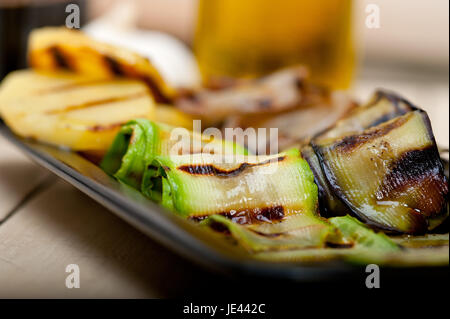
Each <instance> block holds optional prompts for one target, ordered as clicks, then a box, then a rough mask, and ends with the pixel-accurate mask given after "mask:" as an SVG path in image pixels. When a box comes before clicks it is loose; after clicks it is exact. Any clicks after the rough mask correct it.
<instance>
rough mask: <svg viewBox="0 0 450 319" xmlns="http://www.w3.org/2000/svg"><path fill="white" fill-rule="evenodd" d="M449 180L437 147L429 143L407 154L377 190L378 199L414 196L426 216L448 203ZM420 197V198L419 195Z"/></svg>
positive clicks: (435, 212) (398, 160)
mask: <svg viewBox="0 0 450 319" xmlns="http://www.w3.org/2000/svg"><path fill="white" fill-rule="evenodd" d="M447 194H448V181H447V179H446V177H445V175H444V172H443V167H442V164H441V162H440V159H439V156H438V151H437V149H436V147H434V146H429V147H425V148H423V149H419V150H411V151H407V152H405V153H403V154H402V155H401V156H400V157H399V158H398V159H397V160H396V161H395V163H393V164H391V169H390V172H389V173H388V174H387V175H386V176H385V177H384V179H383V182H382V184H381V186H380V188H379V189H378V191H377V192H376V197H377V199H378V200H393V199H395V198H397V197H398V196H405V195H406V196H411V200H412V201H414V199H415V203H414V204H415V206H416V207H415V208H416V209H418V210H419V211H420V212H421V213H423V214H425V215H426V216H430V215H434V214H438V213H439V212H440V211H441V210H442V207H443V206H444V205H445V198H446V196H447ZM417 196H419V197H420V198H417Z"/></svg>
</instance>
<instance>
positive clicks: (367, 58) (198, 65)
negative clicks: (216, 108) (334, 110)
mask: <svg viewBox="0 0 450 319" xmlns="http://www.w3.org/2000/svg"><path fill="white" fill-rule="evenodd" d="M69 3H75V4H77V5H79V7H80V22H81V25H82V27H83V28H84V29H85V31H86V32H88V33H89V34H91V35H92V36H94V37H96V38H98V39H100V40H103V41H106V42H111V43H114V44H118V45H123V46H127V47H129V48H131V49H133V50H135V51H137V52H139V53H141V54H144V55H146V56H148V57H149V58H150V59H151V60H152V61H153V62H154V63H155V64H156V66H157V67H158V68H159V69H160V71H161V72H162V74H163V76H164V78H165V79H166V80H167V81H168V82H170V83H172V84H174V85H176V86H198V85H200V83H201V82H208V81H211V80H213V79H214V78H215V77H253V76H259V75H262V74H266V73H268V72H271V71H273V70H275V69H278V68H280V67H284V66H288V65H292V64H298V63H302V64H306V65H308V66H309V68H310V70H311V76H312V79H313V81H314V82H317V83H320V84H323V85H327V86H330V87H332V88H335V89H345V90H349V91H350V92H351V93H352V94H354V95H355V96H356V97H357V98H358V99H359V100H361V101H364V100H366V99H367V98H368V97H369V96H370V94H371V92H373V91H374V90H375V89H376V88H378V87H383V88H387V89H390V90H394V91H397V92H398V93H400V94H402V95H404V96H406V97H407V98H408V99H410V100H411V101H412V102H413V103H415V104H417V105H419V106H420V107H423V108H424V109H426V110H427V111H428V112H429V114H430V117H431V119H432V122H433V126H434V130H435V134H436V137H437V140H438V143H439V144H441V145H443V146H447V147H448V144H449V136H448V131H449V128H448V126H449V125H448V116H449V114H448V113H449V94H448V79H449V78H448V75H449V51H448V50H449V1H447V0H429V1H423V0H397V1H389V0H371V1H368V0H367V1H366V0H323V1H311V0H278V1H271V0H246V1H240V0H129V1H123V0H122V1H121V0H89V1H86V0H77V1H74V0H72V1H64V0H0V78H2V77H3V76H5V75H6V74H7V73H8V72H10V71H11V70H14V69H17V68H23V67H25V66H26V58H25V52H26V39H27V36H28V33H29V31H30V30H31V29H33V28H35V27H39V26H44V25H63V24H65V20H66V17H67V15H68V14H69V13H66V12H65V7H66V5H67V4H69Z"/></svg>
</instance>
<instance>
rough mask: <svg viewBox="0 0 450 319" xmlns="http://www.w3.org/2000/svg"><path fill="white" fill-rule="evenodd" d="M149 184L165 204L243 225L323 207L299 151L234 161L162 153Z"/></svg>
mask: <svg viewBox="0 0 450 319" xmlns="http://www.w3.org/2000/svg"><path fill="white" fill-rule="evenodd" d="M158 179H159V180H160V182H159V181H157V180H158ZM143 185H146V186H145V187H146V188H147V189H146V190H145V192H159V193H160V194H161V196H162V199H161V200H162V204H163V205H164V206H166V207H169V208H170V207H173V210H174V211H175V212H176V213H178V214H180V215H182V216H184V217H188V218H191V219H195V220H202V219H204V218H206V217H208V216H210V215H214V214H219V215H224V216H227V217H229V218H230V219H231V220H233V221H234V222H236V223H239V224H254V223H260V222H268V223H276V222H278V221H281V220H283V219H285V218H286V217H289V216H295V215H298V214H305V215H308V216H312V214H315V212H316V210H317V186H316V185H315V184H314V177H313V175H312V173H311V170H310V169H309V166H308V163H307V162H306V161H305V160H304V159H303V158H302V157H301V156H300V152H299V151H298V150H296V149H291V150H289V151H286V152H283V153H280V154H276V155H270V156H252V155H249V156H243V157H242V158H240V159H238V158H235V159H233V161H230V162H227V161H224V160H223V157H222V156H221V155H217V154H205V153H197V154H185V155H178V156H170V155H169V156H167V155H166V156H164V155H161V156H156V157H155V159H154V161H153V163H152V165H150V166H149V167H148V170H147V171H146V173H145V174H144V181H143ZM159 186H161V188H160V189H158V187H159Z"/></svg>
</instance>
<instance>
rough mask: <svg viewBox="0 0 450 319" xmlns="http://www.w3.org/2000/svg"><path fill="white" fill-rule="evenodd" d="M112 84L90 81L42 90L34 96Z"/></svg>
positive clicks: (98, 80)
mask: <svg viewBox="0 0 450 319" xmlns="http://www.w3.org/2000/svg"><path fill="white" fill-rule="evenodd" d="M108 82H111V80H110V79H108V80H107V79H97V80H89V81H81V82H77V83H69V84H65V85H60V86H55V87H52V88H49V89H41V90H36V91H34V94H36V95H40V94H50V93H58V92H64V91H69V90H76V89H78V88H79V87H82V86H90V85H94V84H101V83H108Z"/></svg>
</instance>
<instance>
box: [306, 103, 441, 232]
mask: <svg viewBox="0 0 450 319" xmlns="http://www.w3.org/2000/svg"><path fill="white" fill-rule="evenodd" d="M405 125H409V126H405ZM402 126H403V129H404V130H405V129H406V130H407V131H404V132H403V131H402V132H400V133H402V134H401V135H399V134H398V133H396V132H398V131H399V129H401V128H402ZM416 126H417V127H416ZM415 142H417V143H419V142H420V143H419V144H421V145H415V144H414V143H415ZM408 143H409V144H408ZM311 145H312V147H313V149H314V152H315V153H316V155H317V156H318V159H319V162H320V164H321V167H322V170H323V173H324V175H325V177H326V180H327V182H328V184H329V186H330V187H331V189H332V191H333V192H334V194H336V196H337V197H338V198H339V199H340V200H342V202H343V203H345V204H346V205H347V207H348V208H349V209H350V210H351V211H352V213H353V214H354V215H356V216H357V217H358V218H359V219H361V220H363V221H364V222H366V223H367V224H369V225H371V226H374V227H376V228H379V229H383V230H387V231H392V232H399V233H411V234H418V233H424V232H426V231H427V230H428V229H430V228H431V226H430V221H431V220H433V219H436V218H437V217H439V216H441V214H442V212H443V211H444V210H445V207H446V201H447V196H448V180H447V178H446V177H445V175H444V169H443V166H442V163H441V161H440V158H439V152H438V149H437V147H436V142H435V139H434V136H433V133H432V130H431V124H430V121H429V118H428V116H427V114H426V112H424V111H422V110H419V109H417V108H415V110H414V111H412V112H408V113H406V114H405V115H402V116H399V117H397V118H394V119H392V120H390V121H388V122H386V123H383V124H380V125H378V126H376V127H372V128H370V129H368V130H365V131H363V132H360V133H357V134H354V135H347V136H344V137H339V138H335V139H332V138H327V139H313V140H312V141H311ZM395 148H397V149H395ZM371 150H373V151H372V155H368V154H369V153H370V152H371ZM364 153H365V154H364ZM389 154H390V155H389ZM364 156H365V158H366V159H368V161H367V163H366V164H367V168H366V167H364V165H362V164H364V163H361V162H360V163H358V161H359V159H358V158H359V157H360V158H364ZM349 158H350V160H349V161H348V162H345V161H347V160H348V159H349ZM337 162H339V163H337ZM336 163H337V164H336ZM342 163H345V164H342ZM349 163H350V164H349ZM341 164H342V165H341ZM354 164H358V165H356V166H355V165H354ZM352 165H354V166H355V167H358V168H355V167H354V166H352ZM379 167H382V170H380V171H378V172H376V173H373V174H372V173H371V172H369V173H367V172H363V171H364V170H366V169H367V170H374V171H375V170H378V169H379ZM352 169H353V170H355V169H356V170H358V169H359V170H360V171H351V170H352ZM347 170H349V171H347ZM367 176H372V181H370V180H369V179H368V178H367ZM375 179H376V180H377V181H374V180H375ZM344 181H345V182H344ZM346 183H354V185H346ZM377 183H378V184H377ZM367 184H371V186H370V187H368V188H367V189H365V190H361V189H359V187H364V186H367ZM351 188H353V189H351ZM368 189H370V191H367V190H368ZM364 191H367V193H364ZM355 194H357V195H355ZM358 197H359V198H358ZM380 205H382V206H380ZM383 205H387V206H389V207H386V206H383ZM394 205H397V206H394ZM438 224H439V223H434V225H433V227H436V226H437V225H438Z"/></svg>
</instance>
